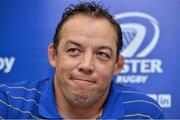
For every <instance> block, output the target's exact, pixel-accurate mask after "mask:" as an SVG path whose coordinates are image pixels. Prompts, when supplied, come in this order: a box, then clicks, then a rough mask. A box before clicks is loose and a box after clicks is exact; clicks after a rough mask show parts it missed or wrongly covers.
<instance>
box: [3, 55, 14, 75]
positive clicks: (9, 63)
mask: <svg viewBox="0 0 180 120" xmlns="http://www.w3.org/2000/svg"><path fill="white" fill-rule="evenodd" d="M14 63H15V57H0V72H3V73H10V72H11V70H12V68H13V66H14Z"/></svg>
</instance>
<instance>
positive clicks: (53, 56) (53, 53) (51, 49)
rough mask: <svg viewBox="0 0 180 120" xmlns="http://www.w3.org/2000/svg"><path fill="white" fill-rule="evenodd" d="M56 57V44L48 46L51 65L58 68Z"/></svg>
mask: <svg viewBox="0 0 180 120" xmlns="http://www.w3.org/2000/svg"><path fill="white" fill-rule="evenodd" d="M56 57H57V54H56V50H55V49H54V44H53V43H51V44H50V45H49V46H48V58H49V63H50V64H51V66H52V67H53V68H55V67H56Z"/></svg>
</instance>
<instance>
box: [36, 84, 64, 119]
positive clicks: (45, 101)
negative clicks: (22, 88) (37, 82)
mask: <svg viewBox="0 0 180 120" xmlns="http://www.w3.org/2000/svg"><path fill="white" fill-rule="evenodd" d="M39 114H40V115H41V116H42V117H43V118H62V116H61V115H60V114H59V112H58V109H57V105H56V100H55V92H54V80H48V81H47V84H46V85H45V86H44V90H43V92H42V95H41V99H40V104H39Z"/></svg>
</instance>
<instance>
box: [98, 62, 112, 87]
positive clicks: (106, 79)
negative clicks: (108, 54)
mask: <svg viewBox="0 0 180 120" xmlns="http://www.w3.org/2000/svg"><path fill="white" fill-rule="evenodd" d="M96 72H97V74H98V76H99V77H100V78H101V82H102V83H103V84H104V85H105V84H110V83H111V79H112V76H113V72H114V69H113V67H112V65H111V64H100V63H99V64H97V65H96Z"/></svg>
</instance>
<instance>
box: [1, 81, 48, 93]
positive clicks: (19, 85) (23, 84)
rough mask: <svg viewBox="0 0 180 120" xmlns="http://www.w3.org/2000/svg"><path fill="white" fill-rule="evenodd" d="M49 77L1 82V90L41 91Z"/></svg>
mask: <svg viewBox="0 0 180 120" xmlns="http://www.w3.org/2000/svg"><path fill="white" fill-rule="evenodd" d="M48 80H49V79H43V80H36V81H20V82H16V83H0V91H1V92H7V91H9V90H10V91H11V90H12V91H36V92H38V93H40V92H41V89H42V87H43V86H44V85H45V84H46V82H47V81H48Z"/></svg>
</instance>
